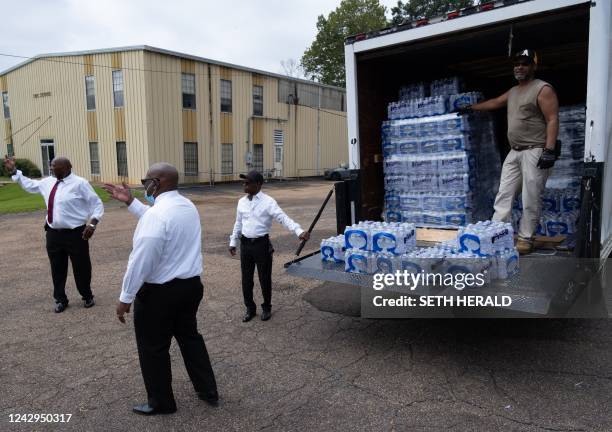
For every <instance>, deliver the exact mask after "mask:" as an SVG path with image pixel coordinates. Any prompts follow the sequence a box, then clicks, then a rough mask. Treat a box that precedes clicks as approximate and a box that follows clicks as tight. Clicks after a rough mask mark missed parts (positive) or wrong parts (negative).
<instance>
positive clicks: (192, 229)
mask: <svg viewBox="0 0 612 432" xmlns="http://www.w3.org/2000/svg"><path fill="white" fill-rule="evenodd" d="M128 210H129V211H130V213H132V214H134V215H136V216H137V217H138V218H139V220H138V225H137V226H136V231H134V239H133V246H132V253H130V258H129V260H128V265H127V271H126V272H125V276H124V277H123V286H122V288H121V295H120V296H119V301H121V302H123V303H132V302H133V301H134V298H135V297H136V293H137V292H138V290H140V288H141V287H142V285H143V284H144V283H145V282H148V283H154V284H163V283H166V282H170V281H171V280H172V279H177V278H178V279H188V278H191V277H194V276H199V275H200V274H202V231H201V228H200V215H199V214H198V210H197V209H196V207H195V206H194V205H193V203H192V202H191V201H189V200H188V199H187V198H185V197H184V196H182V195H181V194H179V193H178V192H177V191H169V192H164V193H162V194H160V195H159V196H158V197H157V198H155V205H154V206H152V207H150V206H148V205H145V204H143V203H141V202H140V201H138V200H137V199H134V201H132V203H131V204H130V206H129V207H128Z"/></svg>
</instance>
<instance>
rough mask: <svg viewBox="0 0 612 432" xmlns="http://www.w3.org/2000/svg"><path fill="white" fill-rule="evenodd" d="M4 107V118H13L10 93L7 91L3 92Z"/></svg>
mask: <svg viewBox="0 0 612 432" xmlns="http://www.w3.org/2000/svg"><path fill="white" fill-rule="evenodd" d="M2 108H3V109H4V118H5V119H10V118H11V111H10V110H9V103H8V93H7V92H3V93H2Z"/></svg>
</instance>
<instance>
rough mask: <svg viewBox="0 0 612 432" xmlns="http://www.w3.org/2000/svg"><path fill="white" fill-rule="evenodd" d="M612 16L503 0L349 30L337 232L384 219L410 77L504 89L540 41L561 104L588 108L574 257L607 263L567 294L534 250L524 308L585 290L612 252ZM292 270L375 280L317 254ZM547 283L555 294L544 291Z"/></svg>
mask: <svg viewBox="0 0 612 432" xmlns="http://www.w3.org/2000/svg"><path fill="white" fill-rule="evenodd" d="M611 22H612V1H610V0H597V1H584V0H503V1H502V0H500V1H491V2H481V3H480V4H479V5H477V6H474V7H471V8H466V9H462V10H457V11H451V12H449V13H448V14H446V15H444V16H441V17H436V18H432V19H421V20H417V21H413V22H409V23H405V24H402V25H398V26H395V27H391V28H386V29H382V30H379V31H373V32H369V33H364V34H359V35H355V36H352V37H349V38H348V39H347V40H346V42H345V65H346V87H347V121H348V148H349V168H350V169H351V170H352V171H353V173H354V179H353V180H349V181H345V182H339V183H337V184H336V185H335V190H336V213H337V225H338V226H337V228H338V234H341V233H343V231H344V228H345V227H346V226H347V225H351V224H353V223H355V222H358V221H361V220H381V217H382V215H383V206H384V195H385V193H384V175H383V149H382V142H381V127H382V125H383V122H384V121H385V120H387V114H388V112H387V107H388V105H389V103H391V102H394V101H396V100H397V99H398V89H399V88H400V87H401V86H402V85H404V84H407V83H414V82H420V81H432V80H435V79H440V78H445V77H449V76H460V77H462V79H463V80H464V82H465V84H466V88H468V89H474V90H478V91H481V92H482V93H483V94H484V96H485V97H486V98H491V97H496V96H498V95H500V94H502V93H504V92H506V91H507V90H508V89H509V88H510V87H512V86H513V85H515V81H514V78H513V75H512V62H511V58H512V55H513V54H514V53H515V52H516V51H518V50H519V49H525V48H531V49H535V50H536V51H537V53H538V57H539V65H538V70H537V72H536V77H538V78H540V79H543V80H545V81H547V82H549V83H551V84H552V85H553V86H554V88H555V90H556V92H557V95H558V98H559V102H560V105H562V106H566V105H583V106H585V107H586V117H585V118H586V120H584V121H585V124H584V132H585V133H584V141H585V142H584V157H583V162H584V164H583V167H584V169H583V172H582V174H581V179H580V197H581V206H580V213H579V223H578V227H577V232H576V243H575V248H574V249H573V251H572V253H571V256H573V257H576V258H579V259H590V260H594V261H597V262H598V263H599V265H596V266H595V267H596V268H595V269H593V268H591V270H588V271H587V272H586V273H587V274H586V275H585V273H584V272H572V273H573V274H576V273H581V276H579V278H581V282H580V283H577V282H576V280H572V281H568V283H569V285H571V288H568V287H566V286H564V287H562V288H561V291H562V292H564V293H565V294H559V287H558V286H557V287H554V288H553V287H551V288H550V289H549V288H545V287H544V285H546V284H544V283H543V281H544V279H543V278H542V276H543V275H542V274H541V271H542V268H543V267H539V264H534V266H530V262H529V258H528V259H524V260H522V262H521V274H522V277H523V280H522V281H521V282H520V283H521V284H523V286H524V285H525V284H527V285H529V284H531V285H532V286H533V289H534V293H536V292H537V293H538V294H537V296H539V297H538V300H537V301H532V302H527V303H529V304H525V305H523V306H517V307H518V309H520V310H523V311H525V312H534V313H541V314H546V313H549V312H550V311H551V308H552V307H553V305H554V304H555V302H557V300H558V297H559V295H561V296H563V295H565V297H566V298H565V300H567V301H566V302H565V305H564V307H566V308H567V307H569V306H570V304H569V302H571V301H573V299H575V297H576V295H577V294H578V293H577V289H576V287H577V286H578V285H581V284H582V285H585V284H586V283H588V282H589V281H588V279H589V278H590V277H592V276H593V275H594V274H595V273H596V272H597V271H598V270H600V269H601V264H602V263H604V262H605V259H606V258H608V257H609V256H610V253H611V251H612V163H610V158H611V157H612V154H611V153H612V149H611V146H612V111H611V110H612V84H611V80H612V25H611ZM505 114H506V112H505V110H500V111H499V112H496V113H494V116H495V121H496V124H497V128H496V131H497V132H496V134H497V142H498V143H499V152H500V158H501V159H502V160H503V157H505V153H507V151H508V150H509V149H508V146H507V144H506V139H505V134H506V117H505ZM553 169H554V168H553ZM534 261H536V260H535V259H534ZM594 261H593V262H594ZM286 268H287V270H288V272H289V273H290V274H294V275H296V276H302V277H313V278H318V279H321V280H327V281H334V282H342V283H352V284H355V285H360V284H362V285H363V284H367V283H369V282H368V281H367V280H366V278H362V277H360V276H359V275H353V274H343V272H342V269H341V267H340V266H338V268H336V269H333V268H322V263H321V262H320V258H319V257H318V256H317V254H316V253H313V254H311V255H307V256H305V257H303V258H302V259H300V260H297V261H294V262H292V263H288V265H286ZM589 274H590V276H589ZM568 277H569V276H568ZM597 277H600V276H597ZM570 279H571V277H570ZM573 279H575V277H574V278H573ZM529 281H530V282H529ZM560 283H562V284H563V285H565V283H564V282H560ZM548 285H550V284H548ZM568 289H570V291H572V295H569V296H568V293H567V290H568ZM543 290H544V291H547V290H548V293H547V294H542V291H543ZM523 293H524V291H523ZM534 295H535V294H534ZM557 304H558V302H557ZM521 308H522V309H521Z"/></svg>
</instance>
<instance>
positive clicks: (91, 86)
mask: <svg viewBox="0 0 612 432" xmlns="http://www.w3.org/2000/svg"><path fill="white" fill-rule="evenodd" d="M85 98H86V99H87V111H94V110H95V109H96V77H94V76H93V75H87V76H86V77H85Z"/></svg>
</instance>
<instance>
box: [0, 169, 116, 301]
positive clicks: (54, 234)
mask: <svg viewBox="0 0 612 432" xmlns="http://www.w3.org/2000/svg"><path fill="white" fill-rule="evenodd" d="M4 166H5V167H6V170H7V171H8V172H9V174H10V175H11V179H12V180H13V181H14V182H17V183H19V185H20V186H21V187H22V189H24V190H25V191H27V192H30V193H39V194H41V195H42V196H43V198H44V200H45V204H46V205H47V217H46V221H45V222H46V223H45V231H46V232H47V254H48V255H49V261H50V262H51V277H52V279H53V297H54V298H55V312H57V313H60V312H63V311H64V310H65V309H66V308H67V307H68V297H67V296H66V290H65V288H66V278H67V277H68V258H70V261H71V262H72V272H73V273H74V280H75V282H76V287H77V290H78V291H79V294H80V295H81V297H82V298H83V302H84V306H85V307H86V308H90V307H92V306H93V305H94V304H95V302H94V295H93V293H92V292H91V259H90V257H89V242H88V240H89V239H90V238H91V236H92V235H93V233H94V232H95V230H96V226H97V224H98V222H100V220H101V219H102V215H103V214H104V205H103V204H102V200H101V199H100V197H98V195H97V194H96V192H95V191H94V189H93V187H92V186H91V185H90V184H89V182H88V181H87V180H85V179H84V178H82V177H79V176H77V175H75V174H72V164H71V163H70V161H69V160H68V159H67V158H65V157H57V158H55V159H53V161H51V172H52V174H53V177H46V178H43V179H42V180H32V179H29V178H28V177H26V176H24V175H23V173H22V172H21V171H20V170H18V169H16V167H15V160H14V159H13V158H9V157H5V159H4Z"/></svg>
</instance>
